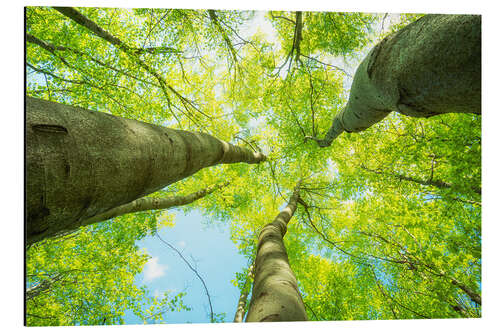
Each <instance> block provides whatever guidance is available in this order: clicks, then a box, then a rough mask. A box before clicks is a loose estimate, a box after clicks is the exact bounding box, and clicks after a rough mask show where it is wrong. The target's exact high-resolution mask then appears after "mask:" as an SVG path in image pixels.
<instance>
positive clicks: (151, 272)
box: [144, 257, 168, 282]
mask: <svg viewBox="0 0 500 333" xmlns="http://www.w3.org/2000/svg"><path fill="white" fill-rule="evenodd" d="M158 259H159V258H158V257H152V258H151V259H149V261H148V262H147V263H146V265H144V281H146V282H151V281H153V280H154V279H156V278H159V277H160V276H163V275H165V271H166V270H167V268H168V266H167V265H162V264H159V263H158Z"/></svg>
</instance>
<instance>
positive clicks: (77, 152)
mask: <svg viewBox="0 0 500 333" xmlns="http://www.w3.org/2000/svg"><path fill="white" fill-rule="evenodd" d="M26 115H27V117H26V126H27V140H26V141H27V185H26V190H27V194H28V195H27V241H28V244H31V243H32V242H34V241H38V240H41V239H43V238H45V237H50V236H54V235H57V234H58V233H61V232H67V231H70V230H72V229H76V228H77V227H78V226H80V225H81V223H82V221H85V220H88V219H89V218H92V217H94V216H96V215H98V214H102V213H104V212H106V211H108V210H110V209H113V208H116V207H118V206H121V205H123V204H126V203H129V202H131V201H132V200H135V199H137V198H139V197H142V196H144V195H147V194H149V193H152V192H156V191H157V190H159V189H161V188H163V187H165V186H167V185H169V184H171V183H173V182H175V181H178V180H180V179H182V178H184V177H187V176H190V175H192V174H193V173H195V172H197V171H198V170H200V169H201V168H203V167H208V166H212V165H215V164H219V163H237V162H246V163H259V162H261V161H263V160H264V159H265V156H264V155H263V154H261V153H254V152H252V151H251V150H248V149H246V148H241V147H236V146H233V145H230V144H229V143H227V142H223V141H220V140H218V139H216V138H214V137H212V136H210V135H207V134H204V133H191V132H186V131H179V130H173V129H168V128H162V127H159V126H154V125H149V124H146V123H141V122H138V121H134V120H129V119H125V118H119V117H116V116H110V115H108V114H105V113H102V112H99V113H96V112H91V111H88V110H83V109H78V108H74V107H70V106H65V105H62V104H56V103H53V102H48V101H44V100H37V99H33V98H31V97H27V98H26Z"/></svg>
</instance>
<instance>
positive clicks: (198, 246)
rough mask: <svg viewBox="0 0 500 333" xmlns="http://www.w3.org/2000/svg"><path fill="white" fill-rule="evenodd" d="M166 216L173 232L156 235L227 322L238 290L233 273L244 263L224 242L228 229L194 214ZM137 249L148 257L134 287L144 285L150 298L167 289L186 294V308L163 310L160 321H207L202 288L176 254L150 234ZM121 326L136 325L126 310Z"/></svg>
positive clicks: (208, 318)
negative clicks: (189, 309) (170, 220)
mask: <svg viewBox="0 0 500 333" xmlns="http://www.w3.org/2000/svg"><path fill="white" fill-rule="evenodd" d="M171 212H175V214H176V218H175V222H176V224H175V226H174V227H173V228H164V229H161V230H160V231H159V234H160V237H161V238H162V239H164V240H165V241H167V242H169V243H170V244H171V245H172V246H174V247H175V248H177V250H179V251H180V252H181V253H182V254H183V256H184V257H185V258H186V259H187V260H188V261H189V262H190V263H191V265H192V266H193V267H195V268H196V270H197V271H198V273H199V274H200V275H201V276H202V278H203V279H204V281H205V283H206V285H207V287H208V290H209V293H210V297H211V302H212V305H213V309H214V313H226V316H225V318H226V321H232V318H233V316H234V314H235V311H236V306H237V303H238V297H239V294H240V291H239V289H238V288H237V287H235V286H234V285H233V284H232V283H231V280H233V279H234V278H235V273H236V272H241V271H243V269H244V268H245V267H246V265H247V259H246V258H245V257H244V256H243V255H241V254H239V253H238V250H237V248H236V246H235V245H234V244H233V242H232V241H231V240H230V237H229V236H230V230H229V225H227V224H224V223H217V227H216V226H213V225H211V224H209V223H207V222H208V219H209V218H207V217H204V216H202V214H201V212H200V211H198V210H192V211H190V212H183V211H182V210H172V211H171ZM137 245H138V246H139V247H140V248H143V249H145V250H146V251H147V253H148V254H149V255H150V256H151V259H150V260H149V261H148V263H147V264H146V266H145V268H144V270H143V272H142V273H140V274H138V275H137V276H136V279H135V283H136V284H137V285H138V286H142V285H146V286H147V288H148V290H149V295H151V296H155V295H162V294H163V293H164V292H165V291H170V292H171V295H172V296H174V295H176V294H178V293H179V292H185V293H186V294H187V295H186V296H184V298H183V302H184V304H186V305H187V306H188V307H190V308H192V310H191V311H183V312H167V313H166V315H165V322H167V323H208V322H210V310H209V309H210V308H209V303H208V299H207V296H206V294H205V290H204V288H203V285H202V283H201V281H200V280H199V279H198V278H197V277H196V275H195V274H194V273H193V272H192V271H191V270H190V269H189V267H188V266H187V265H186V263H185V262H184V261H183V260H182V259H181V258H180V257H179V256H178V254H177V253H175V252H174V251H173V250H172V249H170V248H169V247H168V246H166V245H165V244H164V243H162V242H161V241H160V240H159V239H158V238H157V237H155V236H151V237H146V238H144V239H142V240H140V241H138V242H137ZM125 323H127V324H142V321H141V320H140V319H139V318H138V317H137V316H135V315H134V314H133V313H132V311H127V312H126V313H125ZM149 323H153V322H152V321H149Z"/></svg>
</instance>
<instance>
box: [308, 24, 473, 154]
mask: <svg viewBox="0 0 500 333" xmlns="http://www.w3.org/2000/svg"><path fill="white" fill-rule="evenodd" d="M391 111H397V112H400V113H402V114H404V115H407V116H411V117H430V116H434V115H438V114H443V113H449V112H465V113H476V114H480V113H481V16H479V15H426V16H424V17H422V18H421V19H419V20H417V21H415V22H413V23H411V24H409V25H407V26H406V27H404V28H403V29H401V30H399V31H397V32H395V33H393V34H391V35H389V36H387V37H386V38H384V39H383V40H382V41H381V42H380V43H378V44H377V45H376V46H375V47H374V48H373V49H372V50H371V51H370V53H369V54H368V55H367V56H366V58H365V59H364V60H363V62H362V63H361V64H360V65H359V67H358V69H357V70H356V74H355V76H354V80H353V83H352V87H351V92H350V95H349V101H348V102H347V105H346V107H345V108H344V109H343V110H342V111H341V112H340V113H339V114H338V115H337V116H335V118H334V120H333V123H332V126H331V128H330V130H329V131H328V133H327V134H326V136H325V138H324V139H322V140H321V139H317V138H312V139H314V140H316V141H317V142H318V144H319V146H321V147H327V146H329V145H330V144H331V142H332V141H333V140H334V139H335V138H336V137H337V136H338V135H340V134H341V133H342V132H343V131H346V132H360V131H363V130H365V129H367V128H368V127H370V126H372V125H373V124H375V123H377V122H379V121H380V120H382V119H383V118H384V117H385V116H387V115H388V114H389V113H390V112H391Z"/></svg>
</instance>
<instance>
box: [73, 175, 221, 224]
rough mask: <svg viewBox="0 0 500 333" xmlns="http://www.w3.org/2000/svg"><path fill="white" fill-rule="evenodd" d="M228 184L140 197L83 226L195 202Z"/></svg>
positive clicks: (86, 221)
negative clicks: (178, 192)
mask: <svg viewBox="0 0 500 333" xmlns="http://www.w3.org/2000/svg"><path fill="white" fill-rule="evenodd" d="M228 184H229V182H226V183H223V184H218V185H212V186H209V187H207V188H204V189H202V190H199V191H197V192H193V193H190V194H188V195H183V196H171V197H165V198H151V197H148V198H139V199H136V200H134V201H132V202H129V203H127V204H124V205H121V206H118V207H115V208H113V209H110V210H108V211H106V212H104V213H102V214H98V215H95V216H93V217H91V218H89V219H87V220H85V221H83V222H81V226H84V225H89V224H93V223H98V222H102V221H106V220H109V219H112V218H114V217H117V216H121V215H126V214H130V213H136V212H142V211H146V210H153V209H160V210H161V209H168V208H172V207H178V206H184V205H187V204H190V203H192V202H195V201H196V200H198V199H201V198H203V197H205V196H207V195H209V194H210V193H212V192H214V191H215V190H218V189H220V188H222V187H224V186H227V185H228Z"/></svg>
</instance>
